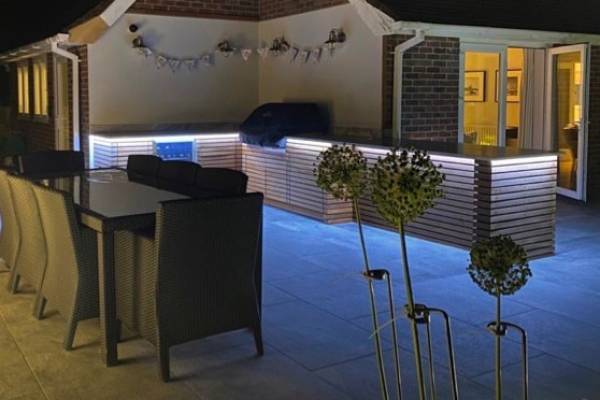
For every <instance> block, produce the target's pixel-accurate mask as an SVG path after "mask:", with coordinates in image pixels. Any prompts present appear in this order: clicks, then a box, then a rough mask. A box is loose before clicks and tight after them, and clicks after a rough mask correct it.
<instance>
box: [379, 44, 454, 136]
mask: <svg viewBox="0 0 600 400" xmlns="http://www.w3.org/2000/svg"><path fill="white" fill-rule="evenodd" d="M409 38H410V36H407V35H391V36H384V39H383V52H384V53H383V93H382V99H383V107H382V109H383V116H382V121H383V128H384V129H386V130H387V129H392V128H393V126H392V125H393V113H394V79H396V77H395V76H394V70H395V68H394V48H395V47H396V46H397V45H398V44H400V43H402V42H404V41H406V40H408V39H409ZM459 63H460V42H459V40H458V39H455V38H445V37H427V38H426V39H425V41H424V42H423V43H421V44H419V45H418V46H416V47H413V48H412V49H409V50H408V51H407V52H406V53H404V57H403V72H402V73H403V75H402V76H403V79H402V115H401V126H402V137H403V138H407V139H415V140H434V141H452V142H453V141H456V140H457V138H458V94H459V87H458V86H459V85H458V83H459V70H460V65H459Z"/></svg>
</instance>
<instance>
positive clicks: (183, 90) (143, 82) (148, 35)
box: [89, 4, 382, 129]
mask: <svg viewBox="0 0 600 400" xmlns="http://www.w3.org/2000/svg"><path fill="white" fill-rule="evenodd" d="M131 23H136V24H138V25H139V26H140V31H139V33H140V34H141V35H142V36H143V38H144V40H145V42H146V43H147V44H149V45H150V46H151V47H152V48H154V49H156V50H158V51H160V52H163V53H166V54H168V55H171V56H177V57H186V56H195V55H196V56H197V55H200V54H202V53H203V52H204V51H208V50H212V49H214V47H215V46H216V44H217V43H218V42H219V41H221V40H223V39H227V38H228V39H230V40H231V41H232V42H233V44H234V45H235V46H236V47H238V48H240V47H249V48H253V49H256V48H257V47H259V43H260V45H261V46H263V45H270V44H271V42H272V40H273V38H275V37H277V36H281V35H284V36H285V37H286V38H287V39H288V41H289V42H290V43H291V44H293V45H295V46H300V47H302V46H307V47H313V46H316V45H320V44H322V43H323V42H324V41H325V40H326V39H327V37H328V34H329V31H330V30H331V29H332V28H337V27H342V28H343V29H344V31H345V32H346V34H347V36H348V41H347V43H346V44H345V45H344V46H343V48H341V49H340V50H338V51H337V52H336V54H335V56H334V57H333V58H330V57H329V55H328V54H327V53H324V54H323V57H322V59H321V62H320V63H318V64H312V63H308V64H303V63H300V62H296V63H290V57H289V55H284V56H282V57H279V58H275V57H268V58H266V59H259V57H258V56H257V55H256V52H255V53H254V55H253V56H252V57H251V59H250V61H248V62H244V61H243V60H242V58H241V57H240V56H235V57H231V58H229V59H226V58H224V57H222V56H220V55H217V57H216V65H215V66H212V67H204V66H200V67H199V68H198V69H197V70H193V71H187V69H186V68H185V67H182V69H181V70H180V71H178V72H176V73H172V72H171V71H170V70H169V68H168V67H164V68H163V69H161V70H157V69H156V67H155V65H154V63H153V61H152V59H151V58H148V59H145V58H144V57H143V56H140V55H139V54H138V53H137V52H136V51H135V50H134V49H133V48H132V45H131V41H132V39H133V37H134V35H132V34H130V33H129V31H128V26H129V25H130V24H131ZM381 71H382V40H381V38H380V37H376V36H375V35H374V34H373V33H372V32H371V31H370V30H369V29H368V27H367V26H366V25H365V23H364V22H363V20H362V19H361V18H360V16H359V15H358V13H357V12H356V10H355V8H354V7H353V6H352V5H349V4H348V5H342V6H337V7H331V8H326V9H322V10H317V11H313V12H309V13H305V14H300V15H295V16H290V17H284V18H278V19H274V20H268V21H262V22H260V23H257V22H245V21H230V20H217V19H198V18H180V17H166V16H151V15H136V14H127V15H125V16H124V17H123V18H121V20H120V21H119V22H118V23H117V24H116V25H115V26H113V27H112V28H111V29H110V30H109V31H108V32H107V33H106V34H105V35H104V36H103V37H102V38H101V39H100V40H99V41H98V42H97V43H95V44H93V45H91V46H89V85H90V123H91V125H128V124H142V125H149V124H169V123H211V122H219V123H220V122H233V123H237V122H241V121H243V120H244V119H245V118H246V117H247V116H248V115H249V114H250V112H251V111H252V110H253V109H254V108H256V107H257V106H258V105H259V104H262V103H266V102H272V101H314V102H317V103H320V104H322V105H324V106H326V107H327V108H328V110H329V112H330V114H331V117H332V125H333V126H336V127H353V128H374V129H378V128H380V125H381V103H382V101H381V87H382V83H381V77H382V73H381Z"/></svg>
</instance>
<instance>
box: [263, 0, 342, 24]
mask: <svg viewBox="0 0 600 400" xmlns="http://www.w3.org/2000/svg"><path fill="white" fill-rule="evenodd" d="M346 3H348V1H347V0H260V1H259V15H260V19H261V20H264V19H272V18H278V17H285V16H288V15H294V14H301V13H305V12H308V11H314V10H319V9H321V8H327V7H333V6H337V5H340V4H346Z"/></svg>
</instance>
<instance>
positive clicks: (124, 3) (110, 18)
mask: <svg viewBox="0 0 600 400" xmlns="http://www.w3.org/2000/svg"><path fill="white" fill-rule="evenodd" d="M133 3H135V0H115V1H113V2H112V4H111V5H110V6H108V7H107V8H106V10H104V12H103V13H102V14H100V18H102V20H103V21H104V22H105V23H106V25H107V26H113V25H114V24H115V22H117V21H118V19H119V18H121V16H123V14H125V13H126V12H127V10H129V7H131V6H132V5H133Z"/></svg>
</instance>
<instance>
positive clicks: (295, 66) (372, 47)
mask: <svg viewBox="0 0 600 400" xmlns="http://www.w3.org/2000/svg"><path fill="white" fill-rule="evenodd" d="M338 27H341V28H343V29H344V31H345V32H346V34H347V36H348V40H347V42H346V44H345V45H344V47H343V48H342V49H340V50H339V51H337V53H336V54H335V56H334V57H333V58H330V57H329V55H328V54H326V53H324V54H323V57H322V59H321V62H320V63H318V64H310V63H308V64H302V63H299V62H295V63H290V57H289V56H288V55H285V56H282V57H279V58H274V57H268V58H266V59H263V60H260V80H259V101H260V103H265V102H270V101H315V102H318V103H320V104H323V105H326V106H327V107H328V108H329V110H330V113H331V116H332V118H333V122H332V124H333V125H334V126H336V127H360V128H375V129H377V128H380V126H381V103H382V101H381V88H382V82H381V80H382V40H381V37H376V36H375V35H374V34H373V33H372V32H371V31H370V30H369V28H368V27H367V26H366V25H365V23H364V22H363V20H362V19H361V18H360V16H359V15H358V13H357V11H356V9H355V8H354V7H353V6H352V5H350V4H347V5H341V6H336V7H331V8H326V9H322V10H317V11H312V12H308V13H305V14H299V15H294V16H289V17H283V18H277V19H273V20H268V21H263V22H261V23H260V24H259V41H260V42H262V43H263V44H270V43H271V42H272V40H273V38H275V37H277V36H281V35H284V36H285V37H286V39H287V40H288V41H289V42H290V43H291V44H292V45H294V46H299V47H302V46H307V47H312V46H316V45H319V44H321V43H323V42H324V41H325V40H327V37H328V34H329V31H330V30H331V29H332V28H338Z"/></svg>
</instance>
